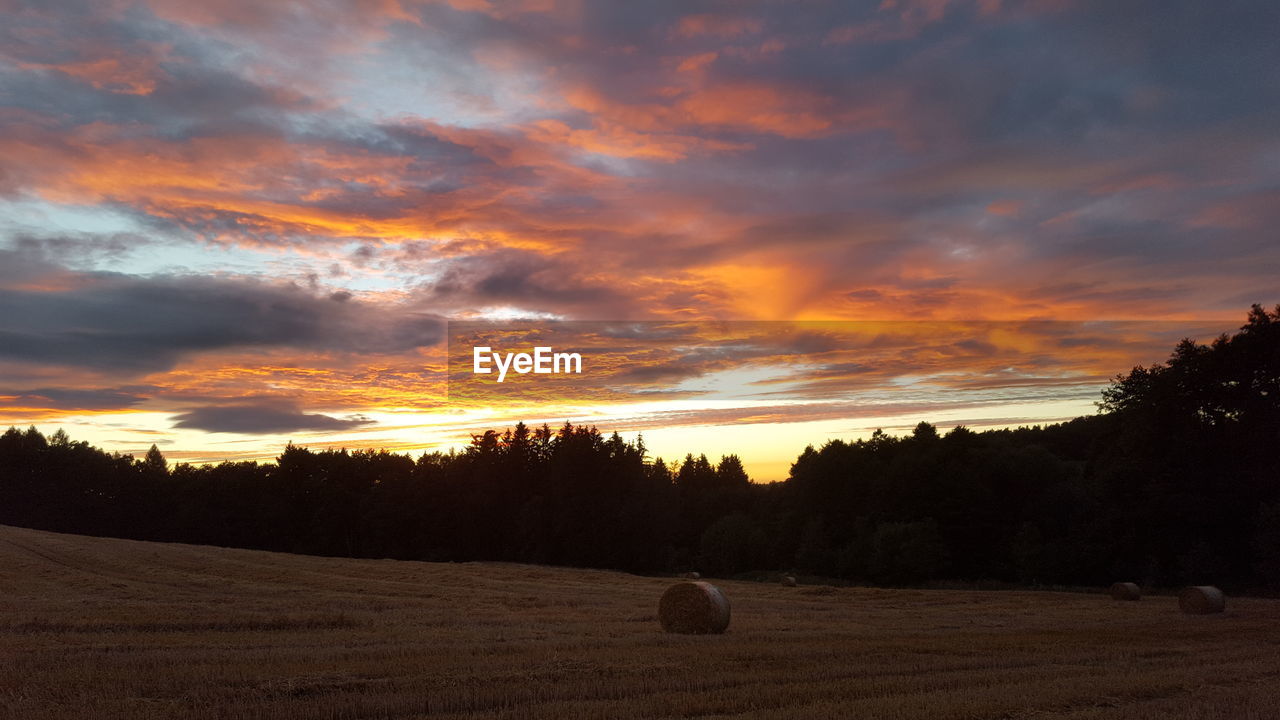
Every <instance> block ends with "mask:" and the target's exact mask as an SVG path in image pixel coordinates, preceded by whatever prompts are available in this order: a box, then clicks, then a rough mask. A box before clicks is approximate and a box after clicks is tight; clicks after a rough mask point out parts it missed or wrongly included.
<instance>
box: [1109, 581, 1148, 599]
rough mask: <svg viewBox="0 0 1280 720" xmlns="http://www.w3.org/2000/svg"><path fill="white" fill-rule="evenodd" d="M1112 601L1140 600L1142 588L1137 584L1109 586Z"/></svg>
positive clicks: (1120, 583)
mask: <svg viewBox="0 0 1280 720" xmlns="http://www.w3.org/2000/svg"><path fill="white" fill-rule="evenodd" d="M1111 599H1112V600H1141V599H1142V588H1140V587H1138V584H1137V583H1127V582H1118V583H1114V584H1112V586H1111Z"/></svg>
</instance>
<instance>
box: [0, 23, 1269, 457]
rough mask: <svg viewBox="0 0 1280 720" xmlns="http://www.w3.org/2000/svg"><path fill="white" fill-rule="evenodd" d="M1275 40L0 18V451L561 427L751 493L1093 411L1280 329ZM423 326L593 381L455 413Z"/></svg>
mask: <svg viewBox="0 0 1280 720" xmlns="http://www.w3.org/2000/svg"><path fill="white" fill-rule="evenodd" d="M1278 29H1280V5H1278V4H1276V3H1271V2H1263V1H1258V2H1238V3H1206V2H1188V1H1180V0H1174V1H1155V0H1151V1H1145V2H1144V1H1140V0H1135V1H1133V2H1114V1H1113V0H1105V1H1098V2H1071V1H1069V0H1025V1H1017V0H1003V1H1002V0H977V1H976V2H962V1H959V0H884V1H883V2H878V3H877V2H867V3H847V2H790V3H783V2H777V3H756V2H734V3H730V2H609V3H605V2H557V1H555V0H522V1H518V2H496V1H495V2H487V1H486V0H440V1H435V2H428V1H419V0H399V1H397V0H364V1H360V0H351V1H348V2H343V1H341V0H328V1H316V2H265V1H264V0H204V1H203V2H179V1H178V0H150V1H149V2H147V1H142V2H130V1H124V0H80V1H65V2H64V1H62V0H53V1H48V0H40V1H36V0H31V1H29V2H24V1H23V0H0V426H7V425H9V424H18V425H27V424H35V425H36V426H37V427H39V428H41V429H42V430H45V431H47V432H52V431H54V430H56V429H57V428H59V427H62V428H65V429H66V430H67V431H68V432H69V433H70V434H71V436H72V437H73V438H75V439H83V440H88V441H90V442H92V443H93V444H95V445H99V446H101V447H103V448H105V449H108V450H118V451H121V452H132V453H135V454H137V453H141V452H145V451H146V449H147V448H148V447H149V446H150V445H151V444H152V443H155V444H157V445H158V446H159V447H160V448H161V450H162V451H164V452H165V453H166V455H167V456H168V457H169V458H170V460H171V461H193V462H206V461H217V460H221V459H224V458H230V459H239V458H253V459H269V458H272V457H274V456H275V455H276V454H278V452H279V450H280V449H281V447H283V445H284V444H285V443H286V442H288V441H290V440H292V441H294V442H296V443H299V444H306V445H310V446H313V447H328V446H345V447H349V448H357V447H387V448H391V449H396V450H412V451H414V452H417V451H420V450H424V449H434V448H447V447H451V446H456V445H457V444H458V443H460V442H465V440H466V438H467V437H468V434H469V433H471V432H476V431H478V430H481V429H484V428H488V427H503V426H505V425H507V424H510V423H512V422H514V421H516V420H519V419H525V420H529V421H535V422H543V421H546V422H549V423H551V424H552V425H553V426H554V425H558V424H561V423H563V422H564V421H565V420H572V421H574V422H588V423H595V424H598V425H599V426H600V427H601V428H602V429H604V430H613V429H615V428H616V429H619V430H622V431H624V434H625V435H627V436H628V437H634V435H635V433H636V432H640V431H643V433H644V436H645V438H646V441H647V443H648V444H649V447H650V450H651V452H653V453H655V454H661V455H663V456H665V457H666V458H668V459H673V458H677V457H682V456H683V455H684V453H686V452H690V451H693V452H707V453H708V454H711V455H713V456H718V455H720V454H723V453H737V454H739V455H741V456H742V457H743V458H744V460H745V461H746V465H747V470H748V472H750V473H751V475H752V477H753V478H755V479H758V480H766V481H767V480H778V479H782V478H784V477H786V472H787V466H788V464H789V463H790V462H791V461H792V460H794V458H795V457H796V455H797V454H798V453H799V452H800V451H801V450H802V449H803V448H804V446H805V445H807V444H810V443H813V444H820V443H822V442H823V441H825V440H826V439H828V438H833V437H844V438H856V437H865V436H866V435H867V434H869V433H870V431H871V430H873V429H874V428H876V427H883V428H885V429H886V430H889V431H891V432H905V431H907V430H909V428H910V427H912V426H913V425H914V424H915V423H917V422H919V421H920V420H929V421H933V422H936V423H937V424H938V425H939V426H941V427H950V426H954V425H956V424H966V425H969V426H973V427H997V426H1003V425H1017V424H1024V423H1028V424H1029V423H1033V422H1044V421H1055V420H1062V419H1066V418H1070V417H1073V416H1076V415H1080V414H1084V413H1090V412H1093V411H1094V406H1093V403H1094V402H1095V401H1096V400H1097V399H1099V396H1098V393H1099V390H1100V389H1101V388H1102V387H1103V386H1105V384H1106V381H1107V378H1109V377H1111V376H1114V375H1115V374H1116V373H1118V372H1121V371H1124V370H1127V369H1128V368H1129V367H1132V366H1133V365H1135V364H1138V363H1142V364H1150V363H1152V362H1155V361H1159V360H1162V359H1164V357H1166V356H1167V354H1168V352H1169V350H1170V349H1171V347H1172V345H1173V343H1174V342H1176V341H1177V340H1178V339H1179V338H1180V337H1182V336H1184V335H1188V334H1190V335H1191V336H1193V337H1197V338H1199V339H1201V340H1207V339H1211V338H1212V337H1213V336H1214V335H1216V334H1218V333H1221V332H1229V331H1231V330H1233V329H1235V328H1236V327H1238V326H1239V325H1241V324H1242V323H1243V321H1244V316H1245V313H1246V311H1247V309H1248V307H1249V305H1250V304H1251V303H1255V302H1257V303H1263V304H1267V305H1274V304H1275V303H1276V302H1280V282H1277V277H1280V236H1278V235H1277V230H1276V228H1277V227H1278V226H1280V120H1278V118H1280V70H1277V68H1280V42H1277V40H1276V38H1277V30H1278ZM451 320H452V321H476V320H488V321H504V322H507V321H519V320H535V321H538V322H543V323H547V324H548V326H554V325H556V322H557V321H600V322H601V323H604V324H603V325H599V326H592V328H593V330H592V333H591V337H590V338H587V339H584V338H582V337H579V338H578V339H577V340H572V339H571V340H566V341H565V342H566V343H571V342H581V343H583V344H584V347H596V348H600V353H601V354H600V355H598V356H597V358H596V359H597V360H598V361H599V362H598V363H597V364H596V365H595V366H594V369H593V370H592V371H589V372H588V373H587V374H586V375H584V378H583V379H582V382H581V383H579V384H577V385H572V386H561V388H560V389H559V390H556V391H554V392H553V391H551V390H548V389H546V388H544V390H545V392H543V393H541V394H538V393H534V394H533V395H530V394H528V393H524V394H521V393H519V392H517V391H515V390H512V391H511V393H510V394H507V395H504V394H502V393H487V394H480V395H471V396H469V397H464V396H462V395H458V394H457V393H454V394H453V395H451V394H450V393H448V392H447V387H446V386H447V383H446V346H447V342H446V340H447V337H448V333H449V328H448V325H447V322H448V321H451ZM723 321H740V322H732V323H728V324H724V322H723ZM766 321H767V322H766ZM1048 321H1053V322H1048ZM627 323H634V326H628V325H627ZM535 325H536V323H535ZM560 327H573V325H572V324H570V325H560ZM627 327H635V328H640V329H642V330H643V331H644V332H643V333H641V334H639V335H637V336H634V337H632V338H631V340H628V341H627V342H622V341H621V340H619V338H620V337H623V335H625V333H624V332H623V331H624V330H625V329H626V328H627ZM637 332H639V331H637ZM619 333H623V334H622V335H620V334H619ZM602 338H605V339H607V342H604V341H602ZM566 382H567V381H566Z"/></svg>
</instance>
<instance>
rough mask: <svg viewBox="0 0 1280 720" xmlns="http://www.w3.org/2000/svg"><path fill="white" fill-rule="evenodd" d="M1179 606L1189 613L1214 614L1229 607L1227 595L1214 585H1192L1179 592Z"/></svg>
mask: <svg viewBox="0 0 1280 720" xmlns="http://www.w3.org/2000/svg"><path fill="white" fill-rule="evenodd" d="M1178 607H1180V608H1182V612H1184V613H1187V614H1188V615H1212V614H1213V613H1220V612H1222V611H1223V610H1226V609H1227V596H1226V595H1223V594H1222V591H1221V590H1219V589H1218V588H1216V587H1214V586H1212V585H1192V586H1191V587H1187V588H1183V589H1182V592H1180V593H1178Z"/></svg>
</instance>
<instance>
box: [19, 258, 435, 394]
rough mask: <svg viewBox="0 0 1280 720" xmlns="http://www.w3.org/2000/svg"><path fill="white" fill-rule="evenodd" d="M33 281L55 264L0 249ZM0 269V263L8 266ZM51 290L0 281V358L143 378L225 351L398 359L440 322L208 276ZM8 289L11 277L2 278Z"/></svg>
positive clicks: (82, 283)
mask: <svg viewBox="0 0 1280 720" xmlns="http://www.w3.org/2000/svg"><path fill="white" fill-rule="evenodd" d="M10 258H15V260H14V263H15V265H25V266H26V269H27V270H28V271H29V272H30V275H28V276H27V277H28V279H29V278H30V277H31V276H35V275H38V274H39V273H40V272H41V271H43V272H44V273H45V274H50V273H54V272H55V270H56V267H55V266H52V265H50V264H48V263H44V262H34V261H31V260H29V259H27V260H23V259H22V256H21V254H18V253H12V252H7V251H0V261H7V260H9V259H10ZM7 265H8V263H7V262H0V266H7ZM57 277H60V278H61V280H62V282H61V283H60V285H59V287H58V288H57V289H41V290H30V289H26V288H25V287H24V286H22V285H17V286H16V287H12V286H11V287H5V286H3V285H2V284H0V359H6V360H15V361H20V362H26V363H39V364H52V365H62V366H72V367H80V368H88V369H93V370H99V371H105V372H118V373H126V374H128V373H145V372H151V371H156V370H164V369H168V368H171V367H173V366H174V365H175V364H176V363H177V362H179V360H181V359H182V358H183V357H185V356H187V355H189V354H193V353H199V352H208V351H216V350H226V349H253V348H259V349H267V348H279V347H285V348H296V349H304V350H316V351H337V352H353V353H362V354H368V353H398V352H404V351H407V350H412V349H414V348H418V347H428V346H432V345H435V344H437V343H439V342H440V341H441V339H442V338H443V333H444V328H443V322H442V321H441V319H440V318H439V317H438V316H436V315H433V314H431V313H428V312H425V311H418V310H414V309H410V308H406V307H403V306H380V305H374V304H371V303H367V302H361V301H358V300H356V299H353V298H347V297H344V296H342V295H341V294H337V295H329V296H325V295H323V294H317V293H315V292H313V291H311V290H308V289H302V288H299V287H296V286H293V285H286V284H276V283H271V282H267V281H264V280H253V279H245V278H224V277H210V276H168V275H161V276H146V277H139V276H129V275H121V274H116V273H67V272H63V273H61V274H59V275H57ZM5 278H7V279H8V280H9V281H10V282H13V281H15V280H18V279H19V278H17V277H14V276H13V275H6V276H4V277H0V280H3V279H5Z"/></svg>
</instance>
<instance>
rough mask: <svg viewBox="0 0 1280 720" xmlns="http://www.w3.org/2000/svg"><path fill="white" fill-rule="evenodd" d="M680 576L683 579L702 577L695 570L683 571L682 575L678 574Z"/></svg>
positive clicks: (698, 578) (699, 578)
mask: <svg viewBox="0 0 1280 720" xmlns="http://www.w3.org/2000/svg"><path fill="white" fill-rule="evenodd" d="M680 577H682V578H684V579H685V580H701V579H702V575H700V574H698V573H696V572H687V573H683V574H682V575H680Z"/></svg>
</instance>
